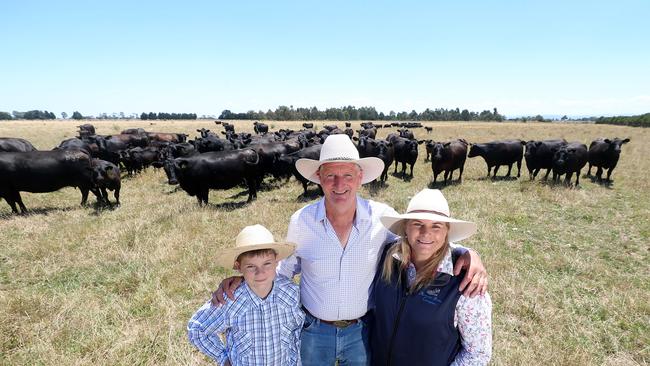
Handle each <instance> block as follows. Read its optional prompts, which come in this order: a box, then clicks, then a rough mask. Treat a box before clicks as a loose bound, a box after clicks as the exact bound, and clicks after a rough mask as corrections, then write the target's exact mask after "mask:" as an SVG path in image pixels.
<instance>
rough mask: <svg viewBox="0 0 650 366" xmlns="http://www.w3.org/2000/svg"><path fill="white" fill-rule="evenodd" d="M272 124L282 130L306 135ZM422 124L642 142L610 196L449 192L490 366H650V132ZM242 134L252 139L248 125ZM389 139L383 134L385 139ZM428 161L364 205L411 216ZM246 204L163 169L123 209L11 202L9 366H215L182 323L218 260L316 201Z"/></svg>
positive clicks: (4, 238) (38, 199)
mask: <svg viewBox="0 0 650 366" xmlns="http://www.w3.org/2000/svg"><path fill="white" fill-rule="evenodd" d="M91 123H93V124H94V125H95V126H96V127H97V133H100V134H111V133H116V132H119V131H120V130H122V129H123V128H126V127H144V128H145V129H147V130H150V131H162V132H186V133H190V136H192V137H193V136H195V135H196V134H197V133H196V132H195V131H196V129H197V128H201V127H206V128H209V129H212V130H213V131H221V130H222V128H221V127H218V126H216V125H215V124H214V123H213V122H212V121H167V122H163V121H157V122H154V124H153V125H151V124H150V122H148V121H137V120H136V121H91ZM77 124H78V122H73V121H65V122H60V121H57V122H40V121H39V122H30V121H21V122H13V121H12V122H2V123H0V136H4V137H23V138H26V139H28V140H30V141H31V142H32V143H34V145H35V146H36V147H37V148H39V149H51V148H52V147H54V146H56V145H58V143H59V142H60V141H61V140H63V139H65V138H68V137H72V136H74V135H75V133H76V132H75V130H76V128H75V126H76V125H77ZM269 124H270V125H271V128H272V129H273V130H277V129H279V128H287V127H293V128H298V127H299V125H300V122H269ZM317 125H318V126H321V125H322V124H321V123H317ZM340 125H342V123H340ZM425 125H431V126H433V127H434V131H433V133H432V134H431V135H427V134H426V132H425V131H424V130H423V129H418V130H416V135H417V136H416V137H418V138H421V139H429V138H431V139H435V140H438V141H441V140H447V139H451V138H458V137H462V138H465V139H467V140H468V141H470V142H485V141H490V140H494V139H501V138H521V139H524V140H527V139H544V138H560V137H563V138H566V139H567V140H569V141H582V142H584V143H586V144H587V145H588V144H589V142H590V141H591V140H592V139H594V138H596V137H601V136H603V137H615V136H617V137H630V138H631V142H630V143H629V144H626V145H624V147H623V153H622V155H621V159H620V161H619V165H618V167H617V168H616V170H615V171H614V173H613V175H612V178H613V180H614V182H613V184H612V185H611V186H602V185H598V184H596V183H594V182H591V181H590V180H589V179H588V178H581V185H580V187H578V188H575V189H573V188H566V187H564V186H562V185H560V186H554V185H551V184H547V183H544V182H541V181H539V180H537V181H532V182H531V181H529V180H528V173H527V171H526V169H525V167H522V168H523V171H522V176H521V178H520V179H518V180H514V179H513V180H505V179H497V180H490V179H485V174H486V168H485V163H484V162H483V160H482V159H481V158H472V159H468V161H467V164H466V166H465V174H464V181H463V182H462V184H454V185H450V186H448V187H446V188H444V190H443V191H444V194H445V196H446V197H447V199H448V201H449V203H450V208H451V211H452V215H454V216H457V217H459V218H462V219H467V220H472V221H476V222H477V223H478V227H479V233H478V234H477V235H475V236H473V237H472V238H471V239H469V240H468V241H466V242H465V243H464V244H465V245H466V246H469V247H472V248H475V249H476V250H477V251H478V252H479V253H480V254H481V257H482V259H483V262H484V263H485V264H486V266H487V268H488V271H489V274H490V290H489V291H490V294H491V296H492V301H493V304H494V312H493V331H494V349H493V355H494V356H493V359H492V364H494V365H647V364H649V363H650V265H649V264H648V259H649V251H650V246H649V242H650V240H649V237H650V184H649V183H648V178H650V176H649V174H648V172H649V171H650V159H648V156H650V129H640V128H631V127H620V126H607V125H591V124H511V123H499V124H496V123H444V122H440V123H425ZM236 126H237V127H236V128H237V129H238V131H239V130H248V131H252V123H251V122H250V121H243V122H238V123H237V124H236ZM240 126H241V127H240ZM355 126H358V123H355V124H354V125H353V127H355ZM387 133H388V131H387V130H384V129H382V130H380V132H379V136H378V137H381V138H383V137H385V136H386V134H387ZM424 156H425V154H424V145H421V147H420V159H419V160H418V163H417V164H416V167H415V178H414V179H413V180H411V181H409V182H405V181H403V180H402V179H400V178H398V177H394V176H389V179H388V185H387V186H386V187H385V188H381V189H377V188H372V187H364V189H363V190H362V192H361V194H362V195H363V196H365V197H369V198H372V199H374V200H377V201H382V202H386V203H388V204H390V205H392V206H393V207H395V208H396V209H397V210H398V211H400V212H402V211H404V210H405V208H406V205H407V203H408V200H409V198H410V197H411V196H412V195H413V194H414V193H416V192H418V191H419V190H421V189H422V188H424V187H426V186H427V184H428V183H429V181H430V180H431V177H432V174H431V168H430V166H429V165H427V164H425V163H424ZM524 166H525V164H524ZM390 171H391V172H392V168H391V170H390ZM513 171H516V169H513ZM500 173H501V175H503V174H504V173H505V170H504V169H503V167H502V168H501V172H500ZM584 173H585V171H584V170H583V175H584ZM456 176H457V173H456ZM540 176H541V174H540ZM538 178H539V177H538ZM0 179H2V177H0ZM439 179H440V177H439ZM311 191H312V192H315V191H316V188H315V187H311ZM243 192H244V189H243V188H238V189H233V190H228V191H211V194H210V204H209V205H208V206H206V207H202V208H201V207H198V206H197V203H196V199H195V198H194V197H190V196H188V195H187V194H186V193H185V192H183V191H176V190H175V189H174V187H172V186H169V185H167V184H166V179H165V177H164V172H162V171H154V170H148V171H146V172H145V173H143V174H141V175H139V176H136V177H133V178H125V179H124V180H123V184H122V194H121V198H122V199H121V201H122V205H121V206H120V207H119V208H116V209H114V210H99V209H98V208H96V207H95V206H93V205H91V206H89V207H81V206H79V201H80V193H79V191H78V190H75V189H72V188H66V189H63V190H61V191H58V192H54V193H49V194H29V193H23V201H24V202H25V205H26V206H27V208H28V209H31V210H32V213H31V214H30V215H27V216H17V215H12V214H11V210H10V208H9V206H8V205H7V204H6V203H5V202H4V201H3V202H0V310H1V311H0V364H3V365H87V364H88V365H89V364H110V365H133V364H138V365H199V364H204V365H208V364H210V362H209V360H208V359H207V358H205V357H203V356H202V355H201V354H199V353H198V352H197V351H195V350H194V349H193V348H192V347H191V346H190V345H189V343H188V342H187V339H186V334H185V326H186V324H187V320H188V319H189V317H190V315H191V314H192V313H193V312H194V311H195V310H196V309H197V308H198V307H199V306H200V305H201V304H202V303H203V302H204V301H205V300H207V299H208V297H209V296H210V291H211V290H213V289H214V288H216V286H217V284H218V283H219V281H220V280H221V279H222V278H224V277H225V276H227V275H229V274H230V272H229V271H224V270H221V269H219V268H215V266H214V265H213V263H212V258H213V257H214V255H215V254H216V253H218V252H219V250H220V248H222V247H225V246H229V245H232V244H233V243H234V237H235V236H236V235H237V233H238V232H239V230H240V229H241V228H242V227H243V226H245V225H250V224H253V223H260V224H263V225H265V226H266V227H268V228H269V229H270V230H271V231H272V232H274V233H275V234H276V237H277V238H279V239H281V238H282V237H283V236H284V235H285V234H286V229H287V225H288V218H289V215H290V214H291V213H292V212H293V211H295V210H297V209H298V208H300V207H302V206H303V205H305V204H306V203H308V202H310V201H311V200H314V199H316V197H310V198H303V197H301V196H300V195H301V193H302V187H301V186H300V184H299V183H297V182H295V180H293V179H292V180H291V181H289V182H288V183H284V182H272V181H271V180H267V181H266V182H265V185H264V188H263V190H262V191H261V192H259V193H258V199H257V201H254V202H253V203H251V204H246V203H245V201H246V197H247V196H246V194H245V193H243ZM91 196H92V195H91ZM111 199H112V196H111ZM91 201H93V202H94V197H92V198H91Z"/></svg>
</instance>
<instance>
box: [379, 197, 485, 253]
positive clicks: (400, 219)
mask: <svg viewBox="0 0 650 366" xmlns="http://www.w3.org/2000/svg"><path fill="white" fill-rule="evenodd" d="M410 219H415V220H432V221H439V222H448V223H449V233H448V234H447V240H448V241H450V242H456V241H459V240H463V239H466V238H469V237H470V236H472V235H474V233H476V224H475V223H473V222H469V221H463V220H457V219H454V218H452V217H451V215H450V213H449V205H448V204H447V200H446V199H445V196H443V195H442V192H440V190H438V189H423V190H421V191H420V192H418V194H416V195H415V196H413V198H411V200H410V201H409V205H408V208H407V209H406V213H405V214H403V215H397V216H393V215H386V216H382V217H381V218H380V220H381V223H382V224H383V225H384V226H385V227H386V228H387V229H388V230H390V231H392V232H393V233H395V234H397V235H399V236H402V237H404V224H405V223H406V220H410Z"/></svg>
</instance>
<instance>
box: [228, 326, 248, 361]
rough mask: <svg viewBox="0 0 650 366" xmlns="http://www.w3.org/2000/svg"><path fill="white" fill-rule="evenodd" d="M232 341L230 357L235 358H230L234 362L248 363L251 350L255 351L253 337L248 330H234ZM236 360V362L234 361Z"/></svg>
mask: <svg viewBox="0 0 650 366" xmlns="http://www.w3.org/2000/svg"><path fill="white" fill-rule="evenodd" d="M230 341H231V342H232V347H228V348H230V357H231V358H234V360H230V362H231V363H232V364H241V365H248V360H249V356H250V354H251V352H252V351H253V349H252V347H253V339H252V338H251V335H250V334H249V333H248V332H245V331H241V330H238V331H234V332H232V334H231V337H230ZM235 360H236V362H234V361H235Z"/></svg>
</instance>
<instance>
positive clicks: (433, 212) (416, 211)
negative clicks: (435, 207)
mask: <svg viewBox="0 0 650 366" xmlns="http://www.w3.org/2000/svg"><path fill="white" fill-rule="evenodd" d="M412 213H432V214H435V215H439V216H444V217H449V215H447V214H446V213H443V212H438V211H432V210H413V211H409V212H407V214H412Z"/></svg>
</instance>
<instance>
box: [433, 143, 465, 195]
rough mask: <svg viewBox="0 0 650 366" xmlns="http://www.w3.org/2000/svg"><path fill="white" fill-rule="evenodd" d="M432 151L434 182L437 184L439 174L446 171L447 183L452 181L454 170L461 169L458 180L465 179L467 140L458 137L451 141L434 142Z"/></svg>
mask: <svg viewBox="0 0 650 366" xmlns="http://www.w3.org/2000/svg"><path fill="white" fill-rule="evenodd" d="M431 150H432V152H431V170H432V171H433V184H436V180H437V179H438V174H440V173H441V172H443V171H444V172H445V175H444V177H445V185H446V184H447V181H451V180H452V177H453V175H454V170H456V169H459V170H460V174H459V175H458V182H462V181H463V169H464V168H465V160H466V159H467V141H465V140H463V139H458V140H454V141H449V142H434V143H433V147H432V149H431Z"/></svg>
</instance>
